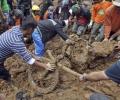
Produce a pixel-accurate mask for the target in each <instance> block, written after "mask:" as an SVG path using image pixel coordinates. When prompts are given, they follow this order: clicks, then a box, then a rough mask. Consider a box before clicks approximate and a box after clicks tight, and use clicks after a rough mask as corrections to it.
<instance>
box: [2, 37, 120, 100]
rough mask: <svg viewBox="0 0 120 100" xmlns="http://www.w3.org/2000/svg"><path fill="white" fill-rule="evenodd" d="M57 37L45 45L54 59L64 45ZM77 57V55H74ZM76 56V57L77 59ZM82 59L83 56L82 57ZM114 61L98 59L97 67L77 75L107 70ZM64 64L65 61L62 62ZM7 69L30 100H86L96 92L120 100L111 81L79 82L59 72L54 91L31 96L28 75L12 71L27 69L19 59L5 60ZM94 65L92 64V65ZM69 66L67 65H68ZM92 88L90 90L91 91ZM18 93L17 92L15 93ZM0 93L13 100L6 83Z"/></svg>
mask: <svg viewBox="0 0 120 100" xmlns="http://www.w3.org/2000/svg"><path fill="white" fill-rule="evenodd" d="M60 41H61V40H60V38H59V37H58V36H57V37H56V38H54V39H53V40H52V41H50V42H49V43H48V44H47V49H50V50H52V53H53V55H54V56H55V57H56V56H57V55H59V54H61V52H62V49H61V48H62V47H63V45H64V43H63V42H62V41H61V42H60ZM31 49H33V46H31V47H30V50H31ZM76 54H77V55H78V53H76ZM77 55H76V57H77ZM78 56H79V55H78ZM83 58H84V56H83ZM115 61H116V59H107V58H106V60H105V59H104V60H103V59H100V60H98V61H96V63H95V64H96V65H97V67H95V68H92V69H91V68H87V69H84V68H82V69H84V70H81V72H80V71H79V73H84V72H92V71H96V70H97V71H98V70H103V69H106V68H108V67H109V66H110V65H111V64H112V63H113V62H115ZM62 63H65V65H67V64H66V60H64V61H62ZM6 65H7V69H8V70H9V71H10V73H11V74H12V77H13V78H12V79H13V80H14V82H15V86H17V87H18V89H19V91H20V90H22V91H25V90H26V91H27V93H28V94H29V95H30V96H31V100H88V99H87V97H88V95H90V94H91V93H93V92H95V91H98V92H101V93H104V94H107V95H109V96H110V97H111V98H112V100H120V99H119V97H120V89H119V86H118V85H117V84H116V83H114V82H112V81H100V82H79V79H78V78H76V77H74V76H73V75H71V74H69V73H66V72H64V71H62V70H60V82H59V84H58V85H57V87H56V89H55V90H54V91H52V92H51V93H48V94H44V95H40V96H33V93H34V91H33V90H32V89H31V87H30V85H29V83H28V75H27V72H26V70H25V71H23V72H20V73H15V72H14V70H16V69H21V68H23V69H24V68H25V67H26V68H27V67H29V66H28V65H26V64H25V63H24V62H23V61H22V60H21V59H20V57H18V56H16V55H14V56H13V57H11V58H9V59H7V61H6ZM93 65H94V63H93ZM68 66H69V65H68ZM75 67H76V65H74V66H73V65H72V69H73V70H75V71H78V69H81V68H77V69H76V68H75ZM91 87H92V89H91ZM17 92H18V91H17ZM0 93H3V94H5V96H6V100H15V94H16V91H14V90H13V89H12V88H11V87H10V86H9V85H8V84H7V83H5V82H3V81H1V83H0Z"/></svg>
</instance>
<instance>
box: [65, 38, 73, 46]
mask: <svg viewBox="0 0 120 100" xmlns="http://www.w3.org/2000/svg"><path fill="white" fill-rule="evenodd" d="M65 42H66V44H68V45H73V44H74V43H75V42H74V41H72V40H71V39H67V40H66V41H65Z"/></svg>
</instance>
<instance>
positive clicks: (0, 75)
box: [0, 64, 11, 81]
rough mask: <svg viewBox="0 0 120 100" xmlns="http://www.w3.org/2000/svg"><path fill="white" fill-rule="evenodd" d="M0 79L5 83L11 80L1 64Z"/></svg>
mask: <svg viewBox="0 0 120 100" xmlns="http://www.w3.org/2000/svg"><path fill="white" fill-rule="evenodd" d="M0 79H3V80H5V81H10V79H11V75H10V74H9V71H8V70H6V69H5V67H4V65H3V64H0Z"/></svg>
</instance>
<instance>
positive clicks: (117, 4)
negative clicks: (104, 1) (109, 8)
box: [112, 0, 120, 7]
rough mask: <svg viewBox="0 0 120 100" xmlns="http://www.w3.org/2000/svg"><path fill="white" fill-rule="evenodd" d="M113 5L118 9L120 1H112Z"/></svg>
mask: <svg viewBox="0 0 120 100" xmlns="http://www.w3.org/2000/svg"><path fill="white" fill-rule="evenodd" d="M112 3H113V5H115V6H118V7H120V0H113V1H112Z"/></svg>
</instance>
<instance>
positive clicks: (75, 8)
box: [71, 4, 80, 14]
mask: <svg viewBox="0 0 120 100" xmlns="http://www.w3.org/2000/svg"><path fill="white" fill-rule="evenodd" d="M71 9H72V12H73V13H74V14H78V13H79V11H80V6H79V5H78V4H75V5H73V6H72V8H71Z"/></svg>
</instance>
